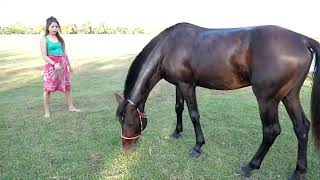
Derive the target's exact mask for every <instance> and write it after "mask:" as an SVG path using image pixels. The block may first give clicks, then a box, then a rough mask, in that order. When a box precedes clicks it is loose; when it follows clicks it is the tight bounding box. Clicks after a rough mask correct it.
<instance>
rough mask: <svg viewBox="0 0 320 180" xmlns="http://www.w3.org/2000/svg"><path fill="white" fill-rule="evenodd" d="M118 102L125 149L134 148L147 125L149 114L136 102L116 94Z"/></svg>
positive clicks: (118, 113) (121, 133)
mask: <svg viewBox="0 0 320 180" xmlns="http://www.w3.org/2000/svg"><path fill="white" fill-rule="evenodd" d="M115 96H116V100H117V102H118V104H119V105H118V108H117V113H116V115H117V118H118V120H119V122H120V125H121V130H120V136H121V140H122V148H123V149H124V150H130V149H134V148H135V147H136V142H137V141H138V139H139V137H140V136H141V135H142V131H143V130H144V129H145V128H146V126H147V116H146V115H144V114H143V113H142V112H140V110H139V109H138V108H137V107H136V106H135V104H134V103H133V102H132V101H130V100H128V99H124V98H123V97H121V96H120V95H119V94H115Z"/></svg>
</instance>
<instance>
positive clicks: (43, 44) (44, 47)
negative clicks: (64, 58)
mask: <svg viewBox="0 0 320 180" xmlns="http://www.w3.org/2000/svg"><path fill="white" fill-rule="evenodd" d="M40 49H41V55H42V58H43V59H44V60H45V61H46V62H47V63H50V64H52V65H54V64H56V63H55V62H54V61H53V60H52V59H50V58H49V57H48V56H47V44H46V40H45V38H44V37H43V38H41V41H40Z"/></svg>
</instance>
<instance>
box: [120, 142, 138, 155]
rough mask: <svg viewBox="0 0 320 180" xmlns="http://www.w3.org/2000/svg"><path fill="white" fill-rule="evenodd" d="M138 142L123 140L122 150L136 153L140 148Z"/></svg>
mask: <svg viewBox="0 0 320 180" xmlns="http://www.w3.org/2000/svg"><path fill="white" fill-rule="evenodd" d="M137 141H138V139H133V140H126V139H122V149H123V150H124V151H125V152H130V151H135V150H136V149H137V148H138V145H137Z"/></svg>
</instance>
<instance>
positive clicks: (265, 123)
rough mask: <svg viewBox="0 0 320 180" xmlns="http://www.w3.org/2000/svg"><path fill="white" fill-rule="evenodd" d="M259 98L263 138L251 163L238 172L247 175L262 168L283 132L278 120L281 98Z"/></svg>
mask: <svg viewBox="0 0 320 180" xmlns="http://www.w3.org/2000/svg"><path fill="white" fill-rule="evenodd" d="M257 99H258V104H259V111H260V118H261V121H262V132H263V139H262V143H261V145H260V147H259V149H258V151H257V152H256V154H255V155H254V156H253V158H252V159H251V161H250V162H249V164H247V165H244V166H242V167H241V168H240V169H239V170H238V172H237V173H238V174H242V175H244V176H246V177H249V176H250V175H251V171H252V170H255V169H259V168H260V165H261V163H262V161H263V159H264V157H265V156H266V154H267V152H268V151H269V149H270V147H271V146H272V144H273V142H274V141H275V139H276V138H277V136H278V135H279V134H280V132H281V129H280V124H279V121H278V106H279V101H280V100H276V99H274V98H261V97H258V96H257Z"/></svg>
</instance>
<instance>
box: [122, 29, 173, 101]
mask: <svg viewBox="0 0 320 180" xmlns="http://www.w3.org/2000/svg"><path fill="white" fill-rule="evenodd" d="M174 27H175V25H174V26H171V27H169V28H167V29H165V30H163V31H162V32H161V33H159V34H158V35H157V36H156V37H154V38H153V39H152V40H151V41H150V42H149V43H148V44H147V45H146V46H145V47H144V48H143V49H142V51H141V52H140V53H139V54H138V55H137V56H136V58H135V59H134V60H133V62H132V64H131V66H130V69H129V71H128V75H127V79H126V81H125V85H124V92H123V95H124V98H125V99H127V98H129V96H130V93H131V90H132V89H133V87H134V85H135V83H136V81H137V78H138V75H139V72H140V70H141V68H142V65H143V64H144V63H145V62H146V60H147V59H148V58H147V57H148V55H149V54H150V53H151V51H152V50H153V49H154V48H155V47H156V45H157V44H158V42H159V41H160V40H162V39H163V37H165V36H166V35H167V34H168V32H169V31H171V30H172V29H173V28H174Z"/></svg>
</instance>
